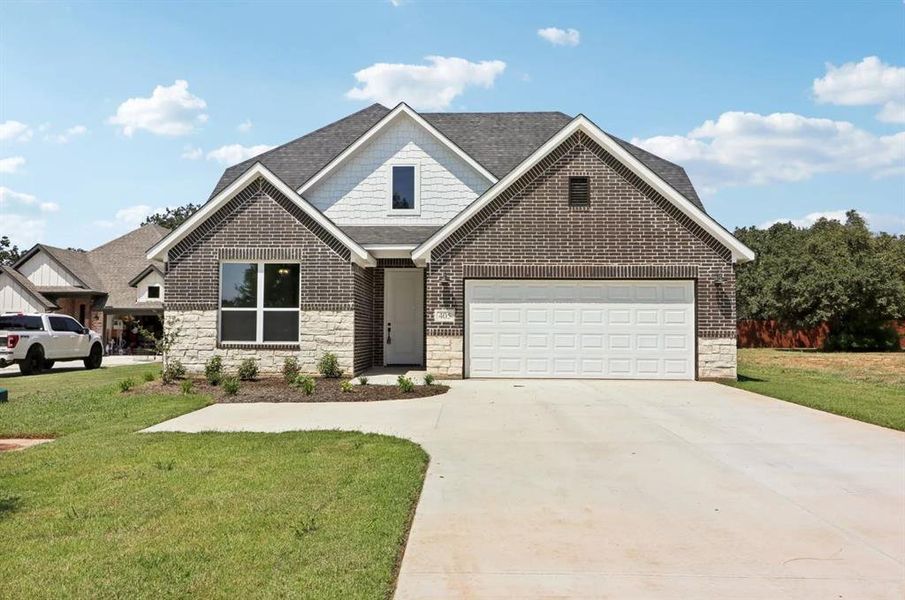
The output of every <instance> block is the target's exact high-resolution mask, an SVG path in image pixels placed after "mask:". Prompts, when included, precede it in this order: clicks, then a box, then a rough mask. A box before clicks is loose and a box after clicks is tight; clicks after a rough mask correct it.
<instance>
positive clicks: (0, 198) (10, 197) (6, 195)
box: [0, 186, 38, 208]
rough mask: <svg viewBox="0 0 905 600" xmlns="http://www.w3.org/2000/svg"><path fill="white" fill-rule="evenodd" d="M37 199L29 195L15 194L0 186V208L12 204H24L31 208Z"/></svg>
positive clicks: (13, 191)
mask: <svg viewBox="0 0 905 600" xmlns="http://www.w3.org/2000/svg"><path fill="white" fill-rule="evenodd" d="M37 200H38V199H37V198H36V197H35V196H32V195H31V194H25V193H23V192H17V191H15V190H11V189H9V188H8V187H5V186H0V208H3V207H9V206H10V205H12V204H24V205H26V206H31V205H32V204H34V203H35V202H37Z"/></svg>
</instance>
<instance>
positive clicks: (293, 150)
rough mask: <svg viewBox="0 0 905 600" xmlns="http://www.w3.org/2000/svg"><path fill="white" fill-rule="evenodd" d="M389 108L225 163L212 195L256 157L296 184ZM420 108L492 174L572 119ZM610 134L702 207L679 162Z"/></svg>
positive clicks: (508, 166)
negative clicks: (227, 164)
mask: <svg viewBox="0 0 905 600" xmlns="http://www.w3.org/2000/svg"><path fill="white" fill-rule="evenodd" d="M389 112H390V109H388V108H386V107H385V106H382V105H380V104H372V105H371V106H369V107H367V108H365V109H363V110H360V111H358V112H356V113H353V114H351V115H349V116H348V117H345V118H343V119H340V120H339V121H336V122H334V123H331V124H329V125H327V126H325V127H322V128H320V129H318V130H316V131H313V132H311V133H309V134H307V135H304V136H302V137H300V138H297V139H295V140H292V141H291V142H288V143H286V144H283V145H282V146H278V147H276V148H274V149H273V150H270V151H268V152H265V153H263V154H259V155H258V156H255V157H253V158H250V159H248V160H246V161H244V162H241V163H239V164H237V165H234V166H232V167H229V168H228V169H226V171H225V172H224V173H223V176H222V177H220V181H219V182H218V183H217V185H216V187H215V188H214V191H213V192H211V198H213V197H214V196H216V195H217V194H219V193H220V192H221V191H222V190H223V189H224V188H225V187H227V186H228V185H229V184H230V183H232V182H233V181H235V180H236V179H237V178H238V177H239V176H240V175H242V173H244V172H245V171H246V170H247V169H248V168H249V167H251V166H252V165H254V164H255V163H256V162H261V163H262V164H263V165H264V166H265V167H267V168H268V169H270V170H271V171H273V172H274V173H275V174H276V175H277V177H279V178H281V179H282V180H283V181H285V182H286V184H287V185H289V186H290V187H292V188H293V189H298V188H300V187H301V186H302V185H303V184H304V183H305V182H306V181H308V179H310V178H311V177H313V176H314V175H315V174H316V173H317V172H318V171H320V170H321V169H322V168H323V167H325V166H326V165H327V164H328V163H329V162H330V161H331V160H332V159H333V158H335V157H336V156H337V155H338V154H340V153H341V152H342V151H343V150H345V149H346V148H347V147H348V146H350V145H351V144H352V143H354V142H355V140H357V139H358V138H359V137H361V136H362V135H364V134H365V133H366V132H367V131H368V130H369V129H370V128H371V127H373V126H374V125H375V124H377V122H378V121H380V119H382V118H383V117H384V116H386V115H387V113H389ZM419 114H420V115H421V116H422V117H424V119H425V120H426V121H427V122H428V123H430V124H431V125H433V126H434V127H436V128H437V130H438V131H440V132H441V133H442V134H443V135H445V136H446V137H447V138H449V140H450V141H451V142H452V143H454V144H455V145H457V146H458V147H459V148H461V149H462V150H463V151H464V152H465V153H466V154H468V155H469V156H471V157H472V158H474V159H475V160H476V161H477V162H478V163H480V164H481V165H482V166H483V167H484V168H485V169H487V170H488V171H490V172H491V173H493V175H494V176H495V177H497V179H500V178H502V177H503V176H504V175H506V174H507V173H509V171H511V170H512V169H514V168H515V167H516V166H518V165H519V164H520V163H521V162H522V161H523V160H525V159H526V158H528V156H530V155H531V153H532V152H534V151H535V150H537V148H539V147H540V146H541V145H542V144H543V143H544V142H546V141H547V140H549V139H550V138H551V137H553V136H554V135H555V134H556V132H558V131H559V130H560V129H562V128H563V127H565V126H566V124H568V123H569V122H570V121H571V120H572V117H570V116H569V115H566V114H563V113H561V112H498V113H419ZM609 135H610V136H611V137H613V139H614V140H616V142H617V143H618V144H619V145H621V146H622V147H623V148H625V149H626V150H627V151H628V152H630V153H631V154H632V155H633V156H635V158H637V159H638V160H640V161H641V162H642V163H644V164H645V165H646V166H647V167H648V168H650V169H651V170H652V171H654V172H655V173H657V175H659V176H660V177H662V178H663V179H664V180H665V181H666V182H667V183H669V184H670V185H671V186H672V187H674V188H675V189H676V191H678V192H679V193H680V194H682V195H683V196H685V197H686V198H687V199H688V200H689V201H691V202H692V203H693V204H695V205H696V206H697V207H698V208H700V209H701V210H704V207H703V205H702V204H701V199H700V198H699V197H698V195H697V193H696V192H695V189H694V186H693V185H692V184H691V181H690V180H689V179H688V175H687V174H686V173H685V170H684V169H683V168H682V167H680V166H678V165H675V164H673V163H671V162H669V161H667V160H664V159H662V158H660V157H658V156H655V155H653V154H651V153H650V152H647V151H645V150H642V149H641V148H638V147H637V146H633V145H632V144H630V143H628V142H626V141H625V140H622V139H619V138H617V137H615V136H613V135H612V134H609Z"/></svg>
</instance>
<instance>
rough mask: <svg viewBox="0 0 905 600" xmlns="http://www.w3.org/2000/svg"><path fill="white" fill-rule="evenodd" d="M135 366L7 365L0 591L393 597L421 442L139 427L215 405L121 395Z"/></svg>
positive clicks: (198, 399)
mask: <svg viewBox="0 0 905 600" xmlns="http://www.w3.org/2000/svg"><path fill="white" fill-rule="evenodd" d="M156 369H159V367H153V366H144V365H142V366H135V367H116V368H108V369H101V370H98V371H93V372H86V371H72V372H66V373H51V374H44V375H38V376H33V377H11V378H0V387H7V388H9V390H10V397H11V400H10V402H8V403H6V404H0V437H11V436H22V435H32V436H34V435H48V434H51V435H59V436H61V437H59V439H57V440H56V441H54V442H52V443H49V444H44V445H40V446H36V447H33V448H31V449H28V450H24V451H19V452H5V453H0V540H3V543H2V559H0V597H4V598H6V597H9V598H58V597H128V598H157V597H224V598H226V597H230V598H232V597H256V598H258V597H298V598H342V599H345V598H386V597H389V596H390V595H391V593H392V589H393V585H394V578H395V572H396V565H397V561H398V559H399V557H400V556H401V551H402V546H403V544H404V540H405V536H406V532H407V528H408V525H409V522H410V518H411V514H412V512H413V509H414V505H415V503H416V501H417V497H418V494H419V493H420V489H421V483H422V480H423V476H424V470H425V468H426V465H427V456H426V454H425V453H424V452H423V451H422V450H421V449H420V448H419V447H418V446H416V445H415V444H412V443H410V442H407V441H404V440H399V439H395V438H389V437H384V436H377V435H364V434H358V433H340V432H309V433H302V432H299V433H284V434H244V433H243V434H240V433H205V434H169V433H155V434H136V433H134V432H135V431H137V430H139V429H142V428H144V427H147V426H149V425H151V424H154V423H157V422H160V421H162V420H165V419H168V418H171V417H174V416H176V415H179V414H182V413H185V412H188V411H191V410H194V409H196V408H200V407H202V406H204V405H205V404H206V403H207V400H206V399H205V398H204V397H202V396H181V395H178V392H175V391H174V394H173V395H143V394H125V395H123V394H120V393H119V392H118V391H117V390H116V382H117V381H118V380H120V379H122V378H124V377H126V376H131V377H133V378H134V379H136V381H141V375H142V374H143V373H144V372H146V371H149V370H156Z"/></svg>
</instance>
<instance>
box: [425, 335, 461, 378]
mask: <svg viewBox="0 0 905 600" xmlns="http://www.w3.org/2000/svg"><path fill="white" fill-rule="evenodd" d="M463 356H464V348H463V346H462V336H461V335H458V336H452V335H429V336H427V366H426V367H425V368H426V369H427V371H428V373H433V374H434V375H440V376H441V377H462V358H463Z"/></svg>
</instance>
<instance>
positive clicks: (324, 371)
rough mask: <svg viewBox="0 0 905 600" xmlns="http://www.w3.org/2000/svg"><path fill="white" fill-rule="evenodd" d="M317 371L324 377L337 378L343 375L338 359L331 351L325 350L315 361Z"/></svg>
mask: <svg viewBox="0 0 905 600" xmlns="http://www.w3.org/2000/svg"><path fill="white" fill-rule="evenodd" d="M317 370H318V372H319V373H320V374H321V375H323V376H324V377H327V378H330V379H338V378H339V377H342V376H343V370H342V369H340V368H339V359H338V358H336V355H335V354H333V353H332V352H325V353H324V355H323V356H321V359H320V360H319V361H318V363H317Z"/></svg>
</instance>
